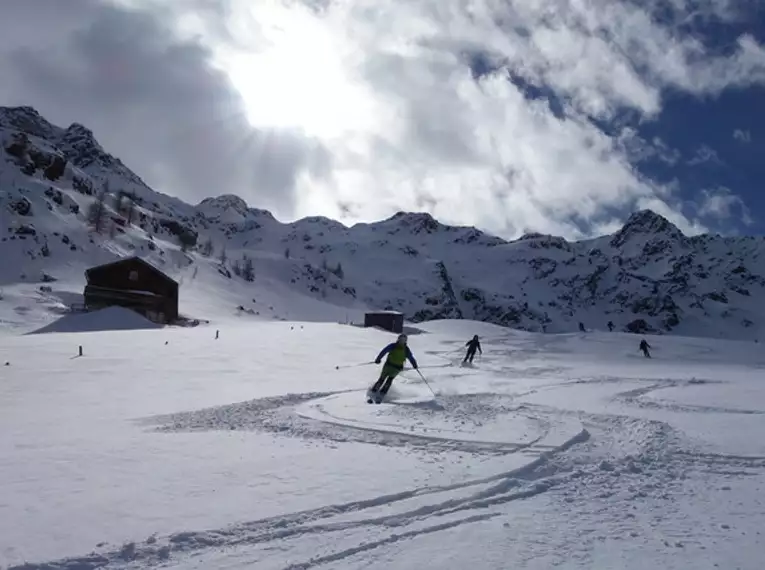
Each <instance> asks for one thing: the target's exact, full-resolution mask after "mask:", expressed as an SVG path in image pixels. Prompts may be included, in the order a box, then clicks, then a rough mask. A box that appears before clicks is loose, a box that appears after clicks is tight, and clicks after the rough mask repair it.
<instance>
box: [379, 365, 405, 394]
mask: <svg viewBox="0 0 765 570" xmlns="http://www.w3.org/2000/svg"><path fill="white" fill-rule="evenodd" d="M399 372H401V370H400V369H398V368H396V367H395V366H391V365H390V364H386V365H385V366H383V369H382V372H380V377H379V378H378V379H377V382H375V385H374V386H372V392H380V394H383V395H385V394H387V393H388V390H390V386H391V384H393V379H394V378H395V377H396V376H398V373H399Z"/></svg>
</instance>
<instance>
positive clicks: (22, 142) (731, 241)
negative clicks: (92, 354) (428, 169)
mask: <svg viewBox="0 0 765 570" xmlns="http://www.w3.org/2000/svg"><path fill="white" fill-rule="evenodd" d="M130 255H137V256H139V257H142V258H146V259H147V260H149V261H151V262H152V263H154V264H156V265H157V266H158V267H160V268H161V269H162V270H163V271H165V272H167V273H168V274H169V275H171V276H173V277H174V278H176V279H177V280H178V281H179V282H183V284H184V285H183V290H182V293H181V298H182V299H185V300H186V301H182V307H181V310H182V311H184V310H187V311H193V310H195V309H194V308H193V307H199V306H203V307H205V309H204V310H203V311H199V312H198V313H197V314H193V316H195V317H201V318H216V316H218V315H221V314H223V315H225V314H227V313H229V312H230V311H238V312H237V314H238V315H244V314H246V315H256V316H257V315H260V316H265V315H268V316H269V317H270V318H298V319H305V318H309V320H310V319H311V318H315V317H314V316H315V315H317V314H321V315H322V316H323V317H322V318H323V319H325V320H326V319H330V320H336V319H338V318H339V319H348V318H349V316H348V315H349V313H350V312H351V311H358V312H361V311H363V310H366V309H367V308H379V309H383V308H386V309H395V310H399V311H401V312H403V313H404V314H405V315H406V318H407V319H409V320H410V321H413V322H419V321H423V320H430V319H440V318H451V317H457V318H465V319H474V320H483V321H488V322H491V323H495V324H500V325H505V326H510V327H513V328H518V329H525V330H534V331H539V330H542V331H546V332H563V331H575V330H578V329H579V323H583V324H584V325H585V326H586V327H588V328H589V327H594V328H597V327H602V326H605V324H606V323H609V322H610V323H612V325H613V326H614V327H615V328H616V329H617V330H627V331H631V332H638V333H644V332H669V331H671V332H677V333H680V334H695V335H698V334H704V335H710V334H713V335H718V334H719V335H721V336H727V337H730V338H750V339H755V338H758V337H760V336H761V335H762V334H765V310H763V302H762V300H763V298H765V240H761V239H760V240H753V239H750V238H722V237H719V236H704V237H695V238H687V237H685V236H684V235H683V234H682V232H680V230H679V229H678V228H677V227H676V226H674V225H673V224H672V223H670V222H669V221H668V220H667V219H666V218H664V217H663V216H660V215H658V214H656V213H655V212H652V211H649V210H641V211H639V212H636V213H634V214H632V215H631V216H630V217H629V219H628V220H627V222H626V223H625V225H624V226H623V227H622V228H621V229H620V230H619V231H618V232H616V233H615V234H613V235H608V236H603V237H600V238H594V239H589V240H586V241H584V242H575V241H567V240H566V239H564V238H562V237H557V236H551V235H542V234H527V235H524V236H523V237H522V238H520V239H518V240H515V241H512V242H508V241H506V240H504V239H502V238H500V237H497V236H493V235H490V234H487V233H484V232H482V231H480V230H478V229H476V228H474V227H462V226H452V225H447V224H443V223H441V222H439V221H438V220H436V219H435V218H434V217H433V216H432V215H431V214H429V213H424V212H398V213H396V214H395V215H393V216H391V217H390V218H388V219H386V220H383V221H379V222H372V223H359V224H356V225H354V226H352V227H346V226H344V225H343V224H341V223H340V222H338V221H336V220H332V219H330V218H326V217H322V216H312V217H307V218H303V219H301V220H297V221H294V222H289V223H282V222H279V221H278V220H276V219H275V218H274V217H273V215H272V214H271V213H270V212H268V211H267V210H261V209H257V208H252V207H249V206H248V204H247V203H246V202H245V201H244V200H243V199H242V198H240V197H238V196H235V195H233V194H223V195H221V196H217V197H211V198H207V199H204V200H202V201H201V202H200V203H199V204H197V205H196V206H192V205H190V204H187V203H185V202H183V201H181V200H179V199H177V198H172V197H170V196H166V195H163V194H160V193H159V192H156V191H155V190H153V189H151V188H149V187H148V186H147V185H146V184H144V183H143V182H142V181H141V180H140V178H139V177H138V176H137V175H136V174H134V173H133V172H132V171H131V170H130V169H129V168H127V167H126V166H125V165H124V164H122V162H121V161H120V160H119V159H117V158H115V157H113V156H112V155H110V154H108V153H107V152H106V151H105V150H104V149H103V148H102V147H101V145H100V144H99V143H98V142H97V141H96V139H95V136H94V135H93V132H92V131H91V130H90V129H88V128H87V127H85V126H84V125H81V124H78V123H75V124H72V125H70V126H69V127H68V128H66V129H62V128H59V127H57V126H54V125H51V124H50V123H48V122H47V121H46V120H45V119H44V118H43V117H41V116H40V115H39V114H38V113H37V112H36V111H35V110H34V109H32V108H29V107H14V108H0V258H2V259H3V260H6V261H7V263H6V265H5V267H6V270H4V271H3V272H0V285H2V286H3V289H4V293H5V298H6V299H12V298H14V297H13V294H12V293H8V291H9V289H6V286H7V287H16V288H18V290H22V289H23V288H24V287H25V286H27V287H28V286H29V285H30V284H31V283H34V282H35V279H37V277H33V276H42V275H45V276H47V277H45V279H48V277H53V278H55V279H57V280H59V281H60V282H61V283H59V285H57V290H60V291H64V292H65V296H66V298H67V299H70V300H71V299H73V298H75V297H74V296H77V295H81V291H82V286H83V285H82V272H83V271H84V270H85V269H86V268H88V267H92V266H93V265H97V264H100V263H104V262H108V261H114V260H115V259H116V258H119V257H125V256H130ZM197 275H199V278H198V279H199V281H198V283H197V282H196V281H195V280H196V279H197ZM40 279H42V277H40ZM46 289H49V287H47V286H46ZM195 296H196V297H195ZM21 298H23V295H21V296H17V297H15V299H16V300H14V301H11V302H6V303H3V302H2V299H0V323H2V322H15V321H14V319H16V318H17V317H16V313H17V311H16V309H18V308H19V307H20V306H21V301H19V299H21ZM51 298H52V297H51ZM195 298H196V299H197V301H199V300H200V299H202V301H201V302H196V303H195V302H194V300H193V299H195ZM189 299H190V300H191V301H188V300H189ZM264 299H268V302H267V303H265V304H264ZM64 303H66V302H65V301H58V305H57V310H60V307H61V306H62V304H64ZM186 303H188V305H186V307H192V308H191V309H188V308H187V309H184V306H183V305H184V304H186ZM40 306H41V305H40V304H39V303H36V304H35V305H34V308H30V309H29V310H30V311H37V312H38V313H39V311H40V310H42V309H40ZM4 307H5V308H8V309H9V311H6V312H5V313H3V312H2V311H3V309H4ZM210 307H214V309H209V308H210ZM279 307H281V308H279ZM25 310H26V309H25ZM358 312H357V313H356V314H357V315H358ZM19 314H21V313H19ZM49 316H50V315H49Z"/></svg>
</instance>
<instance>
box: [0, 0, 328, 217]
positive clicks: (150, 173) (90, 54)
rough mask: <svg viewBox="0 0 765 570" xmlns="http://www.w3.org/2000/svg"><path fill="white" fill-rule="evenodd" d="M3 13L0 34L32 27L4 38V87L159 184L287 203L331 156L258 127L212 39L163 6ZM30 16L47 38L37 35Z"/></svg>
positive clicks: (0, 63) (42, 2)
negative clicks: (189, 33) (171, 20)
mask: <svg viewBox="0 0 765 570" xmlns="http://www.w3.org/2000/svg"><path fill="white" fill-rule="evenodd" d="M8 11H11V12H12V14H10V16H9V14H8ZM40 14H48V15H49V16H50V19H48V18H40V17H39V15H40ZM5 16H6V17H5V18H4V19H3V22H4V24H0V37H2V36H5V34H6V33H7V32H8V33H13V30H14V29H16V30H26V31H27V33H26V34H20V35H19V37H11V38H10V39H9V38H8V37H5V38H4V41H3V45H2V51H1V52H0V55H1V56H2V59H0V72H2V75H3V77H4V81H3V83H2V86H0V98H1V99H2V100H3V101H4V102H5V103H9V104H26V105H33V106H35V107H36V108H38V110H39V111H40V112H41V113H42V114H43V115H44V116H46V117H47V118H48V119H49V120H51V121H53V122H56V123H60V124H62V125H64V126H66V125H68V124H69V123H71V122H73V121H77V122H81V123H83V124H85V125H87V126H88V127H90V128H91V129H93V131H94V133H95V135H96V137H97V138H98V139H99V141H100V142H101V143H102V144H103V145H104V146H105V148H107V149H108V150H109V151H111V152H113V153H115V154H117V155H118V156H119V157H120V158H122V159H123V161H125V162H126V163H127V164H128V165H130V166H131V167H132V168H133V169H135V170H136V171H137V173H138V174H139V175H141V176H142V177H143V178H144V179H145V180H146V181H147V182H148V183H149V184H150V185H152V186H153V187H154V188H155V189H157V190H160V191H166V192H168V193H172V194H176V195H179V196H181V197H183V198H185V199H187V200H190V201H198V200H201V199H202V198H204V197H207V196H209V195H217V194H220V193H223V192H237V193H242V194H249V197H250V198H251V199H252V198H253V197H255V196H257V197H258V199H259V202H260V203H261V204H262V205H263V206H264V207H271V208H274V209H275V210H277V212H280V213H283V214H286V215H289V214H291V212H292V210H293V208H294V204H295V193H294V192H295V185H296V184H297V180H298V178H299V177H300V176H301V175H302V173H303V172H305V171H309V172H314V173H316V175H317V176H318V177H320V176H321V175H322V173H323V172H325V171H327V169H328V168H329V164H330V162H331V157H330V156H329V154H328V153H327V152H326V150H325V149H324V148H323V147H322V145H321V143H320V142H319V141H316V140H312V139H308V138H306V137H304V136H302V135H301V134H298V133H293V132H288V131H281V132H274V131H267V130H261V131H258V130H255V129H253V128H251V127H250V125H249V124H248V123H247V121H246V118H245V113H244V108H243V104H242V101H241V99H240V97H239V95H238V93H237V92H236V91H235V90H234V89H233V87H232V86H231V84H230V81H229V79H228V77H226V75H225V74H223V73H222V72H220V71H218V70H216V69H214V68H213V67H212V66H211V65H210V59H211V57H212V55H211V52H210V50H209V48H208V47H206V46H204V45H202V44H201V43H199V42H195V41H193V40H191V39H186V40H184V39H180V38H179V37H178V35H177V34H176V33H175V31H174V30H173V29H171V28H167V27H165V26H164V25H162V23H161V21H160V18H158V17H157V14H151V13H148V12H145V11H136V10H128V9H122V8H119V7H115V6H111V5H108V4H103V3H99V2H96V1H93V0H91V1H80V0H78V1H77V2H71V3H69V2H68V3H66V9H64V8H63V6H62V3H61V2H57V1H50V0H30V1H28V2H24V3H17V4H15V5H14V6H13V7H10V6H9V7H8V8H7V9H6V12H5ZM48 23H49V25H50V28H46V27H45V26H46V25H47V24H48ZM40 26H42V29H40ZM33 27H34V28H36V30H37V32H38V33H37V34H35V36H34V37H35V38H46V39H42V40H40V39H35V40H34V41H30V39H29V37H30V35H29V34H28V30H29V29H31V28H33Z"/></svg>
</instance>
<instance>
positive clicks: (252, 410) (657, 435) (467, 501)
mask: <svg viewBox="0 0 765 570" xmlns="http://www.w3.org/2000/svg"><path fill="white" fill-rule="evenodd" d="M553 369H554V367H551V369H550V370H551V371H552V370H553ZM635 381H636V380H635V379H628V378H610V377H603V378H590V379H580V380H572V381H568V382H560V381H557V382H549V383H542V384H537V386H536V388H535V389H532V390H529V391H527V392H524V393H520V394H516V395H514V396H501V395H497V394H463V395H440V396H439V397H438V405H432V403H428V402H421V403H416V402H415V403H413V404H412V403H409V404H388V405H382V406H370V407H368V408H365V406H367V404H365V403H364V402H363V399H362V396H363V394H362V393H361V392H359V391H352V392H351V391H336V392H314V393H303V394H290V395H283V396H276V397H270V398H261V399H256V400H252V401H248V402H242V403H238V404H231V405H224V406H218V407H213V408H208V409H202V410H197V411H191V412H184V413H177V414H171V415H165V416H158V417H153V418H147V419H142V420H138V421H139V423H140V424H141V425H143V426H145V427H146V428H147V429H151V430H155V431H157V432H160V433H171V432H179V431H192V432H193V431H207V430H231V429H237V430H260V431H265V432H269V433H273V434H279V435H282V436H285V437H302V438H309V439H313V440H322V441H324V442H326V443H327V444H331V442H363V443H366V444H372V445H384V446H398V447H407V448H410V449H411V450H413V451H416V452H432V453H442V452H444V451H460V452H465V453H471V454H475V455H477V456H480V455H507V454H516V453H526V454H528V455H529V458H528V461H527V462H526V463H525V464H524V465H523V466H522V467H519V468H516V469H512V470H508V471H506V472H501V473H497V474H495V475H493V476H489V477H484V478H478V479H474V480H470V481H465V482H460V483H455V484H452V485H442V486H423V487H418V488H414V489H411V490H404V491H401V492H399V493H394V494H388V495H382V496H378V497H372V498H369V499H366V500H359V501H352V502H347V503H341V504H334V505H333V504H330V505H326V506H324V507H320V508H316V509H310V510H305V511H300V512H294V513H290V514H285V515H280V516H274V517H269V518H265V519H260V520H254V521H251V522H246V523H242V524H235V525H232V526H230V527H227V528H222V529H216V530H204V531H183V532H178V533H175V534H172V535H169V536H164V537H156V536H154V537H151V538H149V539H148V540H147V541H145V542H144V543H128V544H125V545H123V546H121V547H119V548H114V549H111V550H109V549H108V548H105V549H103V550H102V551H101V552H94V553H92V554H90V555H88V556H83V557H74V558H67V559H63V560H58V561H50V562H45V563H38V564H24V565H19V566H13V567H11V568H10V569H9V570H22V569H23V570H94V569H96V568H113V569H117V568H120V569H128V568H147V567H154V566H160V565H163V566H164V565H168V564H170V563H172V562H173V561H178V560H182V559H183V558H184V557H185V556H198V555H200V554H204V553H205V552H210V551H211V550H212V549H217V550H220V549H227V550H229V551H230V549H235V548H237V547H248V548H250V549H252V548H259V549H260V551H259V552H261V553H266V554H263V555H264V556H266V555H267V551H268V549H269V548H271V547H273V548H277V549H281V550H285V549H288V548H289V544H290V543H289V541H295V540H303V541H304V540H307V539H310V538H311V537H316V538H319V539H320V540H321V542H320V544H319V545H318V546H319V548H320V550H321V553H320V554H317V555H316V556H315V557H313V558H311V559H308V560H303V561H299V562H292V563H284V564H282V565H281V566H279V567H280V568H283V569H284V570H307V569H310V568H314V567H321V566H325V567H332V566H331V565H332V563H336V562H339V561H341V560H343V559H346V558H349V557H352V556H355V555H357V554H360V553H363V552H365V551H369V550H373V549H375V548H378V547H381V546H384V545H387V544H391V543H394V542H397V541H404V540H410V539H413V538H415V537H418V536H424V535H427V534H431V533H437V532H440V531H444V530H447V529H451V528H455V527H459V526H461V525H469V524H474V523H480V522H482V521H487V520H490V519H493V518H495V517H497V516H500V515H501V514H503V513H502V511H501V510H499V509H497V507H500V506H501V505H505V504H508V503H510V502H513V501H517V500H521V499H528V498H531V497H534V496H537V495H540V494H542V493H545V492H547V491H550V490H556V491H557V492H558V495H559V496H560V497H562V498H563V499H562V500H563V501H566V502H574V501H579V502H584V503H585V504H591V502H592V500H593V499H599V500H608V501H625V504H627V502H628V501H632V500H637V499H644V498H646V497H656V498H658V499H659V500H669V498H670V497H671V495H672V493H673V491H674V489H675V488H677V487H678V486H679V485H682V482H683V481H684V479H685V474H686V473H688V472H690V471H699V472H707V473H710V474H726V475H758V474H762V473H763V471H765V457H754V456H736V455H724V454H714V453H705V452H701V451H698V450H694V449H693V448H692V446H691V445H690V444H689V442H687V441H686V440H685V438H684V436H683V434H682V433H680V432H678V431H677V430H676V429H674V428H672V427H671V426H670V425H669V424H667V423H664V422H661V421H653V420H646V419H640V418H636V417H631V416H628V415H618V414H612V415H609V414H595V413H586V412H582V411H576V410H568V409H562V408H556V407H552V406H543V405H534V404H529V403H524V402H523V397H524V396H528V395H530V394H536V393H538V392H539V391H541V390H549V389H566V390H576V388H577V387H578V386H583V385H591V384H603V383H609V384H615V385H618V384H620V383H625V384H626V383H634V382H635ZM644 382H645V383H646V385H645V386H643V387H640V388H638V389H635V388H631V389H629V390H624V391H620V392H618V393H617V394H616V395H615V396H612V400H613V401H616V402H621V403H623V404H625V405H628V406H634V407H637V408H642V407H658V408H662V409H669V410H672V411H674V412H681V413H718V414H760V413H765V412H763V411H760V410H745V409H731V408H726V407H710V406H690V405H681V404H674V403H671V402H659V401H656V400H645V399H644V397H645V396H647V395H649V394H651V393H652V392H655V391H658V390H661V389H665V388H669V387H683V386H696V385H699V384H705V383H713V382H714V381H707V380H690V381H689V380H682V381H681V380H674V379H671V378H670V379H660V380H655V379H654V380H651V381H644ZM342 398H350V399H352V401H353V402H358V404H357V405H358V407H360V408H361V409H366V410H371V411H372V412H374V414H373V415H374V417H375V421H368V422H366V423H365V422H363V421H359V420H353V419H352V418H350V419H349V418H347V417H340V416H338V415H337V414H333V413H332V412H331V411H329V410H328V409H327V407H328V406H329V405H330V404H331V403H332V402H333V401H334V402H337V401H339V399H342ZM508 415H515V416H516V417H518V418H523V421H528V422H531V423H532V424H534V425H536V433H535V434H532V436H530V437H529V438H528V439H527V440H526V441H515V442H514V441H507V442H498V441H476V440H470V439H464V438H462V439H461V438H459V437H454V436H456V435H458V434H459V431H460V430H459V429H449V428H443V429H435V430H433V431H434V433H432V434H429V433H411V431H410V432H409V433H405V432H402V431H400V430H401V429H402V424H401V423H400V422H401V421H402V420H407V421H410V422H413V421H419V422H420V423H421V424H425V425H427V424H428V423H429V422H432V421H433V420H435V419H437V418H441V419H442V420H444V419H446V420H448V421H449V422H451V424H450V425H455V426H459V425H461V424H460V422H463V423H464V422H465V421H467V420H468V419H471V420H472V421H474V422H477V423H480V422H486V421H491V420H494V419H498V418H499V419H501V418H503V417H507V416H508ZM380 416H382V420H380V418H379V417H380ZM394 420H395V421H394ZM396 422H398V423H396ZM447 423H448V422H447ZM573 425H576V426H578V428H577V429H575V430H573V431H571V426H573ZM553 426H557V427H558V428H559V429H560V428H561V426H564V427H565V429H567V430H568V432H567V435H566V437H565V438H561V437H560V433H559V434H558V439H557V440H555V438H554V437H553V440H555V444H554V445H550V444H546V443H545V442H546V440H547V439H548V438H550V437H552V436H551V434H552V433H553V432H554V430H553ZM404 427H405V426H404ZM410 427H411V426H410ZM397 429H398V430H399V431H397ZM450 433H451V434H453V436H452V437H450V436H449V434H450ZM572 448H575V449H572ZM569 451H570V452H569ZM590 495H594V496H590ZM583 497H587V499H586V500H585V499H584V498H583ZM625 508H626V507H625ZM624 516H625V519H628V517H630V516H632V515H630V514H629V513H626V514H625V515H624ZM285 541H286V542H285ZM277 544H278V546H276V545H277ZM667 544H669V543H667ZM678 544H680V543H679V542H678ZM327 545H332V546H331V547H328V546H327ZM269 567H276V566H273V564H272V565H271V566H269Z"/></svg>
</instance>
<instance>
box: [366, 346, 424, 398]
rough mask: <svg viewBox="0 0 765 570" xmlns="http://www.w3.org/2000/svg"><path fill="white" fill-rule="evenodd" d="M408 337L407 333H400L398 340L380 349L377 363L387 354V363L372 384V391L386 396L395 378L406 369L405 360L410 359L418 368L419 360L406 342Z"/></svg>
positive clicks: (413, 366)
mask: <svg viewBox="0 0 765 570" xmlns="http://www.w3.org/2000/svg"><path fill="white" fill-rule="evenodd" d="M406 342H407V338H406V335H405V334H401V335H398V339H397V340H396V342H392V343H391V344H389V345H388V346H386V347H385V348H383V349H382V350H381V351H380V354H378V355H377V358H375V364H380V361H381V360H382V357H383V356H385V355H386V354H387V355H388V358H387V359H386V360H385V364H384V365H383V367H382V371H381V372H380V378H378V380H377V382H375V385H374V386H372V392H379V393H380V396H381V397H382V396H385V394H387V393H388V390H390V386H391V384H393V379H394V378H395V377H396V376H398V374H399V372H401V371H402V370H403V369H404V362H406V361H407V360H409V362H411V363H412V368H414V369H415V370H417V360H416V359H415V358H414V355H413V354H412V351H411V350H409V347H408V346H407V344H406Z"/></svg>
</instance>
